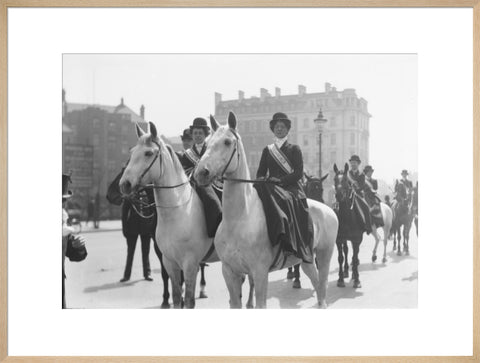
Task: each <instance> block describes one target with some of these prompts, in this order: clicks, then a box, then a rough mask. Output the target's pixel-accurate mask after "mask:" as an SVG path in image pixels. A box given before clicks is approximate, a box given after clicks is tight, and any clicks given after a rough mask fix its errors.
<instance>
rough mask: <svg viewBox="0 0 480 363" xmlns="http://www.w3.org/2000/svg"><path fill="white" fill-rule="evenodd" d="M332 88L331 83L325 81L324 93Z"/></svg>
mask: <svg viewBox="0 0 480 363" xmlns="http://www.w3.org/2000/svg"><path fill="white" fill-rule="evenodd" d="M331 90H332V85H331V84H330V83H328V82H326V83H325V93H329V92H330V91H331Z"/></svg>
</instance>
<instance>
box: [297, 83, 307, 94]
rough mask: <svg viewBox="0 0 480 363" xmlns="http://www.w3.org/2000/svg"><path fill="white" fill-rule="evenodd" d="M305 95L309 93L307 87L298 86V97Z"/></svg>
mask: <svg viewBox="0 0 480 363" xmlns="http://www.w3.org/2000/svg"><path fill="white" fill-rule="evenodd" d="M305 93H307V87H305V86H304V85H302V84H300V85H298V95H299V96H303V95H304V94H305Z"/></svg>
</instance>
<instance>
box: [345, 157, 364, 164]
mask: <svg viewBox="0 0 480 363" xmlns="http://www.w3.org/2000/svg"><path fill="white" fill-rule="evenodd" d="M348 161H356V162H357V163H359V164H360V163H361V162H362V161H361V160H360V157H359V156H358V155H352V156H351V157H350V160H348Z"/></svg>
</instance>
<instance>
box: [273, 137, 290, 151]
mask: <svg viewBox="0 0 480 363" xmlns="http://www.w3.org/2000/svg"><path fill="white" fill-rule="evenodd" d="M287 138H288V136H285V137H284V138H282V139H279V138H278V137H276V138H275V145H277V147H278V148H279V149H280V148H281V147H282V146H283V144H285V143H286V142H287Z"/></svg>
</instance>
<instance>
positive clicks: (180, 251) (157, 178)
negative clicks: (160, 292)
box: [120, 122, 218, 308]
mask: <svg viewBox="0 0 480 363" xmlns="http://www.w3.org/2000/svg"><path fill="white" fill-rule="evenodd" d="M149 125H150V133H149V134H145V133H144V131H143V130H142V129H141V128H140V127H139V126H138V125H136V129H137V135H138V142H137V145H136V146H135V147H134V148H133V149H132V151H131V156H130V161H129V162H128V165H127V168H126V169H125V171H124V173H123V176H122V178H121V179H120V188H121V191H122V193H123V194H125V195H127V196H128V195H131V194H132V193H134V192H135V191H136V190H137V189H138V188H140V187H142V186H145V185H147V184H153V188H154V193H155V204H156V208H157V229H156V233H155V235H156V241H157V244H158V247H159V248H160V251H161V252H162V254H163V263H164V265H165V269H166V270H167V272H168V275H169V276H170V278H171V280H172V298H173V305H174V307H175V308H181V307H182V287H181V271H183V273H184V278H185V307H187V308H194V307H195V284H196V281H197V273H198V269H199V264H200V262H202V261H205V262H212V261H218V256H217V255H216V253H215V252H214V251H213V252H212V253H211V256H210V258H209V259H208V260H204V258H205V256H206V255H207V253H209V252H210V251H211V250H210V248H211V247H212V244H213V238H209V237H208V236H207V228H206V223H205V214H204V210H203V205H202V202H201V201H200V199H199V197H198V195H197V192H196V191H195V189H194V188H192V186H191V185H190V183H189V180H188V178H187V176H186V174H185V172H184V171H183V167H182V165H181V163H180V161H179V160H178V158H177V156H176V155H175V152H174V151H173V149H172V148H171V146H170V145H166V144H165V143H164V142H163V141H162V140H161V139H160V138H159V137H158V136H157V129H156V128H155V125H154V124H153V123H151V122H150V123H149Z"/></svg>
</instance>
